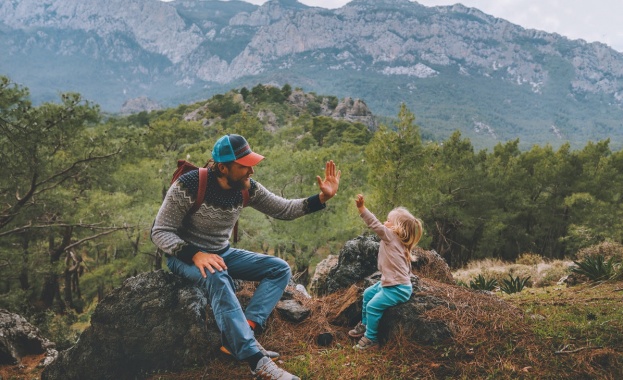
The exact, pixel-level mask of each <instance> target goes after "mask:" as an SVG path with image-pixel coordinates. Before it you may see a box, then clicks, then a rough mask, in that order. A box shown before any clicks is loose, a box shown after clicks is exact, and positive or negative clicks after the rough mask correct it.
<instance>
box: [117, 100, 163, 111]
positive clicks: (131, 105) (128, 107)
mask: <svg viewBox="0 0 623 380" xmlns="http://www.w3.org/2000/svg"><path fill="white" fill-rule="evenodd" d="M161 109H162V106H161V105H160V104H158V102H156V101H154V100H151V99H149V98H148V97H146V96H140V97H138V98H134V99H128V100H126V101H125V102H124V103H123V105H122V106H121V110H120V113H121V114H122V115H130V114H133V113H139V112H143V111H145V112H151V111H157V110H161Z"/></svg>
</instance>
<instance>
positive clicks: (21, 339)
mask: <svg viewBox="0 0 623 380" xmlns="http://www.w3.org/2000/svg"><path fill="white" fill-rule="evenodd" d="M43 353H45V354H46V355H45V358H44V359H43V361H42V362H41V363H40V366H44V365H47V364H48V363H50V362H52V361H53V360H54V359H55V358H56V357H57V356H58V351H57V350H56V344H54V343H53V342H50V341H49V340H48V339H46V338H44V337H43V336H41V333H40V331H39V329H37V328H36V327H35V326H33V325H31V324H30V323H29V322H28V321H27V320H26V318H24V317H22V316H21V315H19V314H15V313H11V312H10V311H8V310H5V309H0V365H4V364H18V363H20V361H21V359H22V358H23V357H25V356H30V355H40V354H43Z"/></svg>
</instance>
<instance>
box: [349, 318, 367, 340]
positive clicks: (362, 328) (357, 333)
mask: <svg viewBox="0 0 623 380" xmlns="http://www.w3.org/2000/svg"><path fill="white" fill-rule="evenodd" d="M365 333H366V325H364V324H363V323H361V322H359V323H357V326H355V328H354V329H352V330H350V331H349V332H348V335H349V336H350V337H352V338H361V337H362V336H363V334H365Z"/></svg>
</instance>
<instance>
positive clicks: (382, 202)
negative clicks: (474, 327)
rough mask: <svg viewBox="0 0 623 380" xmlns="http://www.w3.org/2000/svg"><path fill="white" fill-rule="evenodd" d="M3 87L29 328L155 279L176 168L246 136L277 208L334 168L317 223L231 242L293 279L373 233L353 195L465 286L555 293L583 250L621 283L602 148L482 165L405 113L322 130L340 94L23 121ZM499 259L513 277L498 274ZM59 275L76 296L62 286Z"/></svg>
mask: <svg viewBox="0 0 623 380" xmlns="http://www.w3.org/2000/svg"><path fill="white" fill-rule="evenodd" d="M0 90H1V92H0V128H1V131H0V132H1V134H0V148H1V149H0V155H1V157H2V162H3V165H2V167H0V190H1V191H0V200H1V201H2V205H3V206H1V207H0V305H2V306H4V307H10V308H11V309H13V310H20V311H23V312H24V313H26V314H33V313H36V312H38V311H40V309H43V310H54V311H57V312H67V310H68V309H73V310H76V312H78V310H80V309H82V308H83V307H85V306H84V305H90V304H91V303H92V302H94V300H96V299H97V298H98V297H102V296H104V295H105V294H106V293H107V292H109V291H110V290H111V289H112V288H114V287H115V286H118V284H119V283H120V282H121V281H123V279H124V278H126V277H127V276H130V275H133V274H134V273H138V272H141V271H146V270H152V269H159V268H162V266H163V264H162V257H160V256H159V255H158V253H157V252H156V250H155V248H154V246H153V244H152V243H151V242H150V239H149V233H150V228H151V224H152V222H153V219H154V216H155V214H156V213H157V210H158V208H159V206H160V203H161V200H162V196H163V193H164V192H165V191H166V190H167V188H168V186H169V180H170V176H171V173H172V172H173V169H174V167H175V164H176V161H177V159H180V158H185V159H189V160H191V161H192V162H195V163H197V164H203V163H205V162H206V161H207V160H208V159H209V158H210V152H211V149H212V145H213V143H214V141H215V139H216V138H218V137H219V136H220V135H221V134H224V133H240V134H242V135H244V136H245V137H247V139H248V140H249V142H250V144H251V145H252V146H253V148H254V150H256V151H258V152H261V153H262V154H263V155H265V156H266V157H267V159H266V160H264V161H263V162H262V164H261V165H258V166H257V167H256V168H255V169H256V172H255V174H254V178H255V179H257V180H258V181H259V182H261V183H262V184H263V185H264V186H266V187H267V188H269V189H270V190H271V191H274V192H275V193H277V194H279V195H281V196H284V197H286V198H305V197H309V196H310V195H312V194H315V193H316V192H317V191H318V189H317V184H316V176H317V175H322V174H323V169H324V168H323V164H324V162H325V161H326V160H329V159H333V160H334V161H335V162H336V163H337V164H338V168H339V169H340V170H341V171H342V182H341V186H340V191H339V193H338V195H337V196H336V197H335V198H333V199H332V200H331V201H330V205H329V207H327V209H326V210H325V211H323V212H319V213H314V214H312V215H309V216H306V217H304V218H301V219H298V220H295V221H290V222H284V221H278V220H273V219H269V218H266V217H265V216H264V215H262V214H260V213H258V212H256V211H254V210H244V211H243V213H242V215H241V220H240V229H241V231H240V234H239V235H240V237H241V241H240V243H239V245H240V246H241V247H243V248H246V249H252V250H256V251H259V252H265V253H267V254H274V255H277V256H281V257H283V258H285V259H286V260H288V261H289V262H290V263H291V265H292V266H293V268H294V272H296V273H297V274H300V277H298V278H299V279H300V280H301V281H302V282H304V278H305V277H308V276H309V275H311V273H309V269H310V267H312V266H313V263H316V262H318V261H320V260H322V259H323V258H324V257H325V256H326V255H327V254H329V253H336V252H337V251H339V249H340V247H341V246H342V244H344V242H346V241H347V240H349V239H352V238H353V237H355V236H356V235H358V234H361V233H363V232H365V231H366V228H365V226H364V225H363V224H362V223H361V221H360V218H359V217H358V214H357V212H356V209H355V207H354V202H353V198H354V196H355V194H357V193H363V194H365V195H366V199H367V202H368V204H369V205H370V208H371V209H373V210H374V212H375V213H376V214H377V215H379V216H381V215H384V214H386V213H387V212H388V211H389V210H391V209H392V208H394V207H396V206H404V207H406V208H408V209H409V210H410V211H411V212H412V213H414V214H415V215H417V216H419V217H420V218H421V219H422V220H423V221H424V229H425V234H424V236H423V239H422V241H421V243H420V245H421V246H422V247H423V248H425V249H434V250H435V251H437V252H438V253H439V254H440V255H441V256H442V257H443V258H444V259H445V260H446V262H447V263H448V264H449V265H450V266H451V267H452V268H460V267H465V266H467V265H468V264H469V263H472V262H476V261H478V260H482V259H490V260H492V261H491V265H490V267H491V268H489V270H488V271H480V273H482V276H483V277H482V278H481V280H480V281H479V280H478V279H476V281H474V280H472V283H474V284H477V283H480V282H482V283H483V286H484V285H487V284H486V283H487V282H491V281H492V280H494V279H495V280H497V281H498V282H499V283H502V278H503V277H505V276H507V275H508V276H511V278H513V279H523V278H525V277H528V276H530V278H531V279H532V281H533V282H534V284H533V286H546V285H551V284H552V283H556V282H557V281H558V280H559V279H560V277H561V276H562V275H564V274H566V273H567V272H568V270H569V269H568V267H567V262H566V261H564V258H565V257H577V258H578V261H581V260H583V258H584V255H588V256H594V254H592V253H591V254H589V253H588V252H589V251H591V250H593V251H595V252H596V253H597V254H603V255H606V256H605V257H606V260H605V262H604V266H607V265H606V264H607V262H608V258H609V257H617V258H619V259H616V260H614V261H613V262H612V264H613V265H612V267H613V271H614V272H615V273H618V272H617V270H619V271H620V270H621V269H620V266H617V265H616V262H617V260H620V258H622V257H623V250H622V249H620V242H621V241H623V224H622V223H623V204H622V203H621V201H620V200H621V197H622V196H623V193H622V192H621V189H623V151H612V150H611V148H610V141H609V140H604V141H599V142H594V143H588V144H587V145H586V146H585V147H583V148H581V149H580V150H575V151H574V150H572V149H571V145H570V144H561V145H560V146H559V147H558V148H556V149H554V147H552V146H549V145H545V146H533V147H530V148H525V149H524V150H522V146H523V145H522V143H521V142H520V141H519V140H518V139H515V140H508V141H505V142H500V143H498V145H496V146H495V147H493V149H492V150H491V151H484V150H483V151H476V150H475V148H474V147H475V146H477V145H478V144H479V143H478V142H474V143H473V142H472V141H471V140H470V139H468V138H466V137H465V136H463V135H462V134H461V133H459V132H457V131H455V132H454V133H448V136H449V137H448V138H446V139H444V140H443V141H434V140H433V139H432V138H433V137H434V136H432V135H431V134H430V133H428V134H427V133H423V132H422V131H421V130H420V126H419V125H418V123H416V117H415V115H414V114H413V113H412V112H411V111H410V110H409V108H408V107H407V105H406V104H401V105H400V107H399V110H398V115H397V117H395V118H389V117H387V118H384V119H379V120H382V123H381V124H380V125H379V126H378V128H376V129H371V128H369V127H368V126H365V125H363V124H361V123H353V122H350V121H348V120H345V119H335V118H332V117H327V116H322V115H321V114H320V113H319V112H320V111H323V110H325V109H326V108H325V107H328V108H329V109H334V108H335V107H336V106H337V104H338V98H337V97H336V96H332V95H328V96H324V95H323V96H321V95H317V94H315V93H297V100H296V101H292V102H291V101H290V100H288V99H289V98H294V96H292V94H293V90H292V87H291V86H290V85H284V86H283V87H281V88H279V87H275V86H268V85H262V84H259V85H256V86H255V87H253V88H251V89H250V90H249V89H247V88H245V87H243V88H241V89H240V90H231V91H228V92H226V93H224V94H222V95H215V96H213V97H212V98H210V99H208V100H205V101H201V102H197V103H195V104H190V105H180V106H178V107H176V108H171V109H166V110H162V111H156V112H149V113H147V112H141V113H139V114H136V115H129V116H104V115H101V114H100V112H99V108H98V107H97V106H95V105H92V104H90V103H89V102H87V101H85V100H83V99H82V98H81V96H80V95H77V94H64V95H62V96H61V98H60V102H59V103H45V104H43V105H41V106H38V107H33V106H32V104H31V102H30V100H29V94H28V90H27V89H25V88H22V87H20V86H18V85H16V84H15V83H13V82H11V81H10V80H9V79H8V78H2V80H1V81H0ZM296 91H301V89H298V88H297V89H296ZM299 95H300V96H299ZM378 96H383V94H378ZM424 136H426V137H424ZM33 185H34V186H33ZM16 195H17V196H16ZM616 242H618V243H616ZM526 252H529V254H527V253H526ZM494 260H499V261H501V262H516V263H518V264H516V265H517V268H516V270H515V271H514V272H511V273H508V272H503V271H502V272H499V273H498V272H495V271H494V270H493V269H494V268H493V266H495V264H494ZM522 265H523V266H522ZM520 266H522V267H520ZM69 270H71V271H72V272H71V273H69V274H71V275H72V276H74V279H76V280H79V281H77V282H75V283H74V285H72V283H71V282H67V283H66V282H65V281H64V279H65V278H66V277H65V275H66V274H68V272H66V271H69ZM475 275H476V274H474V272H470V273H469V275H465V277H464V278H462V279H461V280H462V281H463V282H467V281H468V279H470V278H472V277H474V276H475ZM487 278H491V279H489V280H487ZM502 284H503V283H502ZM489 285H490V284H489ZM475 286H479V285H475ZM489 287H490V286H489ZM68 289H69V290H68ZM44 290H45V291H44ZM66 291H67V292H66ZM44 295H45V296H44ZM58 295H60V298H59V297H58ZM44 299H45V302H42V301H43V300H44Z"/></svg>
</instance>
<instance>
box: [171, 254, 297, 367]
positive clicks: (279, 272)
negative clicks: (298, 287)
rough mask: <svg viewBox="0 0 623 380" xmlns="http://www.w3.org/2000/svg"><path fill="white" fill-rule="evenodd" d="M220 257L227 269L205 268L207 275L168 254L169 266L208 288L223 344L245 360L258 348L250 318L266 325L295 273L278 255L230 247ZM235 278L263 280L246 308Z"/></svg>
mask: <svg viewBox="0 0 623 380" xmlns="http://www.w3.org/2000/svg"><path fill="white" fill-rule="evenodd" d="M221 257H222V258H223V260H225V265H227V270H224V271H222V272H219V271H215V272H214V273H210V272H209V271H208V270H206V275H207V277H206V278H203V277H202V276H201V272H200V271H199V268H197V267H196V266H195V265H194V264H186V263H184V262H183V261H181V260H179V259H177V258H176V257H168V258H167V266H168V267H169V269H170V270H171V272H173V273H175V274H177V275H179V276H182V277H184V278H187V279H189V280H191V281H192V282H193V283H195V284H196V285H197V286H199V287H201V288H202V289H203V290H204V291H205V292H206V294H207V295H208V297H209V299H210V305H211V306H212V311H213V312H214V317H215V319H216V325H217V326H218V328H219V330H221V336H222V337H223V345H225V347H226V348H227V349H228V350H229V352H231V353H232V354H233V355H234V357H235V358H236V359H238V360H243V359H246V358H248V357H249V356H251V355H254V354H256V353H258V352H259V349H258V348H257V345H256V343H255V336H254V335H253V330H251V327H250V326H249V323H248V322H247V319H248V320H251V321H253V322H255V323H257V324H258V325H260V326H264V324H265V323H266V320H267V319H268V316H269V315H270V313H271V312H272V311H273V309H274V307H275V305H277V302H279V299H280V298H281V295H282V294H283V291H284V289H285V288H286V285H287V284H288V282H289V281H290V277H291V276H292V273H291V271H290V266H289V265H288V263H287V262H285V261H284V260H282V259H280V258H278V257H275V256H269V255H264V254H260V253H255V252H250V251H245V250H242V249H235V248H230V249H229V250H227V251H226V252H225V253H223V254H222V255H221ZM233 279H240V280H247V281H259V282H260V283H259V285H258V286H257V289H256V290H255V293H254V294H253V297H251V301H250V302H249V305H248V306H247V309H246V311H244V312H243V311H242V307H241V306H240V301H238V298H236V293H235V288H234V283H233Z"/></svg>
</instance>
